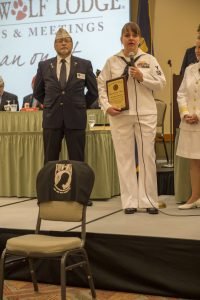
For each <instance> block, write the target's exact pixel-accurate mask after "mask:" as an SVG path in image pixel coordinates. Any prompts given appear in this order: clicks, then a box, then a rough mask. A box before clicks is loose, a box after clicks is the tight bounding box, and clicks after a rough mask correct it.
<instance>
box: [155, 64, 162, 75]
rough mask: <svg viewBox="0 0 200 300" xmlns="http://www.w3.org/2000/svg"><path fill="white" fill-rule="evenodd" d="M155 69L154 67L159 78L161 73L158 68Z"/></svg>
mask: <svg viewBox="0 0 200 300" xmlns="http://www.w3.org/2000/svg"><path fill="white" fill-rule="evenodd" d="M155 67H156V74H157V75H159V76H160V75H161V74H162V73H161V71H160V70H159V67H158V66H155Z"/></svg>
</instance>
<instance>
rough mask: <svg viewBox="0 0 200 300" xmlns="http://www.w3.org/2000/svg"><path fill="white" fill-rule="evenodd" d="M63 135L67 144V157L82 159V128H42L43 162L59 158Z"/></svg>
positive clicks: (83, 141)
mask: <svg viewBox="0 0 200 300" xmlns="http://www.w3.org/2000/svg"><path fill="white" fill-rule="evenodd" d="M63 137H65V140H66V144H67V150H68V158H69V159H70V160H77V161H84V152H85V130H84V129H65V128H56V129H53V128H43V143H44V164H46V163H47V162H48V161H53V160H59V155H60V151H61V146H62V139H63Z"/></svg>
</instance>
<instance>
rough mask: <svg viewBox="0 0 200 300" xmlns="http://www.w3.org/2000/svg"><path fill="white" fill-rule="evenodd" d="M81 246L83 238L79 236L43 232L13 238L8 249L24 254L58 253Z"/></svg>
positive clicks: (7, 246) (9, 241) (7, 245)
mask: <svg viewBox="0 0 200 300" xmlns="http://www.w3.org/2000/svg"><path fill="white" fill-rule="evenodd" d="M80 247H81V239H79V238H77V237H56V236H47V235H41V234H27V235H22V236H18V237H14V238H11V239H9V240H8V241H7V244H6V249H7V250H8V251H10V252H18V253H22V254H23V255H36V256H37V254H40V255H42V256H45V255H51V254H52V255H56V253H58V254H59V253H62V252H64V251H66V250H71V249H75V248H80Z"/></svg>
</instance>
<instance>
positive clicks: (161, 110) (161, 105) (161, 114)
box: [155, 99, 167, 131]
mask: <svg viewBox="0 0 200 300" xmlns="http://www.w3.org/2000/svg"><path fill="white" fill-rule="evenodd" d="M155 101H156V107H157V127H160V128H161V130H162V131H163V130H164V120H165V113H166V109H167V104H166V103H165V102H164V101H162V100H160V99H155Z"/></svg>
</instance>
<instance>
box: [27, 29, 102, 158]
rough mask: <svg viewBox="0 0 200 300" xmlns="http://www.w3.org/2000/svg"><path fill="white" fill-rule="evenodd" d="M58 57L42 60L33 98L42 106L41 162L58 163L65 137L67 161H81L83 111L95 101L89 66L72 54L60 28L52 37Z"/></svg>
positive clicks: (83, 129)
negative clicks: (55, 161)
mask: <svg viewBox="0 0 200 300" xmlns="http://www.w3.org/2000/svg"><path fill="white" fill-rule="evenodd" d="M54 48H55V50H56V52H57V57H54V58H50V59H48V60H46V61H41V62H40V63H39V65H38V70H37V75H36V78H35V84H34V92H33V95H34V97H35V98H36V99H37V100H38V101H39V102H40V103H42V104H43V105H44V108H43V142H44V162H45V163H46V162H48V161H52V160H58V159H59V153H60V150H61V142H62V139H63V137H65V140H66V144H67V149H68V156H69V159H70V160H78V161H84V149H85V129H86V124H87V114H86V110H87V108H88V107H90V106H91V104H92V103H93V102H94V101H95V100H96V99H97V98H98V91H97V81H96V77H95V74H94V73H93V68H92V64H91V62H90V61H89V60H85V59H82V58H79V57H75V56H73V55H72V49H73V41H72V38H71V36H70V35H69V33H68V32H67V31H66V30H65V29H63V28H60V29H59V30H58V31H57V33H56V37H55V42H54Z"/></svg>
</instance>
